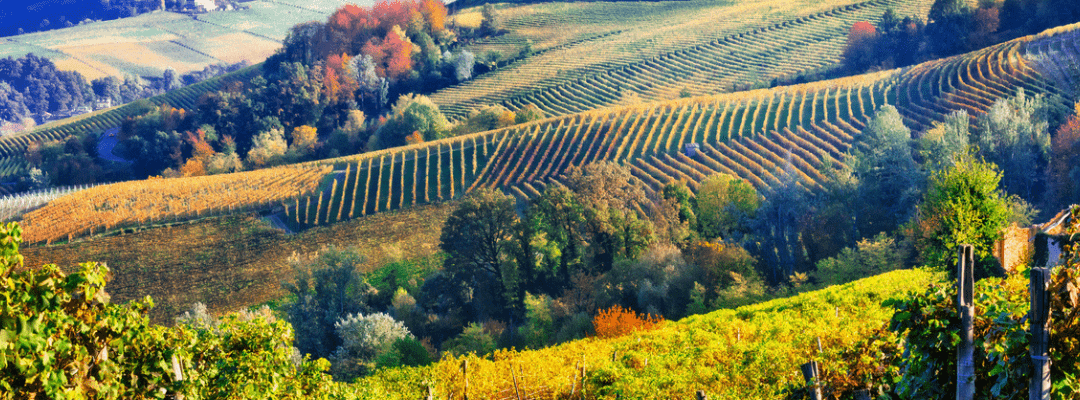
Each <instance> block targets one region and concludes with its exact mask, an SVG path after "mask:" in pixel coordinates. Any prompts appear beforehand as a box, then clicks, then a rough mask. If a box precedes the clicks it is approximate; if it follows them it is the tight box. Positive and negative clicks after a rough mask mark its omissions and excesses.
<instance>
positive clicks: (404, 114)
mask: <svg viewBox="0 0 1080 400" xmlns="http://www.w3.org/2000/svg"><path fill="white" fill-rule="evenodd" d="M449 130H450V122H449V121H447V120H446V116H444V115H443V114H442V112H440V111H439V106H437V105H435V103H434V102H432V101H431V99H430V98H428V97H427V96H423V95H412V94H407V95H402V96H401V97H399V98H398V101H397V102H396V103H394V107H393V108H392V109H391V110H390V116H389V118H387V120H386V123H384V124H383V126H381V127H379V129H378V130H377V131H376V132H375V136H373V137H372V141H373V143H372V144H373V146H369V149H371V150H375V149H385V148H390V147H396V146H403V145H405V138H406V137H407V136H409V135H410V134H412V133H413V132H420V135H422V136H423V137H424V140H435V139H440V138H442V137H444V136H445V135H446V133H447V132H448V131H449Z"/></svg>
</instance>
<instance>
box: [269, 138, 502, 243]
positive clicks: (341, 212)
mask: <svg viewBox="0 0 1080 400" xmlns="http://www.w3.org/2000/svg"><path fill="white" fill-rule="evenodd" d="M487 139H488V138H486V137H476V136H472V137H465V138H456V140H449V141H446V142H435V143H434V144H433V145H431V146H415V147H414V148H412V149H411V150H409V151H399V152H388V153H384V154H379V155H377V156H368V157H360V158H356V159H354V160H351V161H347V162H340V161H339V162H335V163H334V164H335V171H334V173H333V174H331V176H330V177H328V178H327V180H328V181H329V182H330V184H329V185H328V188H326V189H324V190H320V191H319V192H318V193H316V194H311V195H307V196H303V197H298V198H296V199H293V200H292V203H289V204H285V216H286V218H285V220H286V221H287V223H288V224H289V225H290V227H291V228H293V229H304V228H308V227H311V226H316V225H326V224H332V223H335V222H339V221H345V220H349V219H352V218H355V217H360V216H364V215H368V214H374V213H377V212H384V211H390V210H397V209H400V208H404V207H410V206H415V205H418V204H427V203H431V202H437V201H444V200H450V199H453V198H455V197H460V196H461V195H463V194H464V193H465V192H466V191H467V190H468V189H469V185H471V184H472V182H474V181H475V180H476V178H477V176H478V175H479V174H480V173H481V171H482V170H483V169H484V168H485V167H486V166H487V161H488V158H489V156H490V154H491V153H492V152H494V151H496V148H495V145H496V143H495V142H494V141H490V140H487ZM342 164H344V170H342V169H341V168H342Z"/></svg>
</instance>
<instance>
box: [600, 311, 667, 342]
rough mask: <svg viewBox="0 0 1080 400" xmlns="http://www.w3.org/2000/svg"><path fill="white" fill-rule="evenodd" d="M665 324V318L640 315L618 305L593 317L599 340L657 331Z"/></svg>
mask: <svg viewBox="0 0 1080 400" xmlns="http://www.w3.org/2000/svg"><path fill="white" fill-rule="evenodd" d="M662 322H664V319H663V318H659V317H654V316H652V315H648V314H640V315H639V314H638V313H636V312H634V310H631V309H629V308H622V306H620V305H618V304H616V305H614V306H611V308H608V309H606V310H600V312H599V313H597V314H596V317H593V328H595V329H596V336H597V337H599V338H613V337H618V336H623V335H626V334H628V333H632V332H639V331H647V330H652V329H656V328H657V327H659V326H660V324H661V323H662Z"/></svg>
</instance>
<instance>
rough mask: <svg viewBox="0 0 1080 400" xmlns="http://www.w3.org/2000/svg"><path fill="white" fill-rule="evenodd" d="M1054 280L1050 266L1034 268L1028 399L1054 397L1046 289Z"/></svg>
mask: <svg viewBox="0 0 1080 400" xmlns="http://www.w3.org/2000/svg"><path fill="white" fill-rule="evenodd" d="M1049 283H1050V269H1049V268H1032V269H1031V286H1030V287H1029V290H1030V293H1031V311H1030V312H1031V317H1030V318H1029V319H1028V320H1029V321H1030V323H1031V328H1030V329H1031V345H1030V347H1029V349H1028V351H1029V352H1030V354H1031V364H1032V368H1033V371H1032V374H1031V384H1030V385H1029V386H1028V399H1030V400H1049V399H1050V359H1049V358H1048V357H1047V356H1048V355H1049V350H1050V347H1049V342H1050V293H1049V292H1047V291H1046V287H1047V285H1049Z"/></svg>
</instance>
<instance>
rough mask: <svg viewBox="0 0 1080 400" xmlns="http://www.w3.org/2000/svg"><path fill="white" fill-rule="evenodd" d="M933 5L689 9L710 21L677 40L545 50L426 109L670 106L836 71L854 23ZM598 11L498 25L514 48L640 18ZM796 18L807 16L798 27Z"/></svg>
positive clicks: (658, 23)
mask: <svg viewBox="0 0 1080 400" xmlns="http://www.w3.org/2000/svg"><path fill="white" fill-rule="evenodd" d="M931 3H932V2H931V1H923V0H871V1H865V2H858V3H849V4H844V3H836V2H833V3H830V4H829V5H828V7H826V8H825V9H816V10H815V9H814V8H813V6H811V5H802V6H801V8H799V7H796V8H791V9H790V10H789V11H787V12H785V13H774V12H771V11H770V9H767V8H763V7H764V6H766V5H768V3H767V2H756V3H755V2H750V3H746V4H743V3H740V5H739V6H714V7H715V8H701V9H690V11H693V12H698V13H700V14H699V15H708V16H709V17H704V18H702V17H698V18H691V19H690V20H691V22H688V23H683V24H676V25H678V28H679V30H678V31H677V33H674V32H671V31H668V30H667V29H669V28H671V25H672V21H670V20H668V19H667V18H665V17H667V14H664V15H661V16H658V17H657V18H652V19H650V20H649V21H641V22H640V23H635V24H632V25H631V24H625V23H624V24H622V25H619V28H618V30H613V31H611V32H608V33H606V34H603V35H596V36H595V37H592V38H587V39H586V40H581V41H578V42H572V43H564V44H562V45H560V46H558V47H555V48H551V49H547V50H546V51H544V52H542V53H540V54H538V55H536V56H533V57H530V58H527V59H525V60H522V61H519V62H518V63H516V64H514V65H511V66H509V67H506V68H503V69H500V70H498V71H495V72H493V73H490V74H487V75H485V76H482V77H480V78H478V79H476V80H475V81H471V82H468V83H465V84H462V85H458V86H455V87H451V88H448V89H445V90H442V91H440V92H437V93H436V94H434V95H433V96H432V99H433V100H434V101H435V102H436V103H437V104H439V107H440V109H442V110H443V111H444V112H445V113H447V114H448V115H450V116H452V117H462V116H465V115H467V113H468V112H469V110H470V109H474V108H478V107H480V106H483V105H487V104H503V105H505V106H507V107H508V108H510V109H513V110H516V109H518V108H520V107H523V106H524V105H526V104H535V105H537V106H538V107H540V108H541V109H543V110H544V112H545V113H547V115H567V114H572V113H577V112H583V111H586V110H591V109H596V108H600V107H606V106H611V105H615V104H618V103H620V102H623V101H625V100H626V98H627V96H636V97H638V98H640V99H641V100H645V101H658V100H665V99H672V98H676V97H678V96H679V94H680V92H688V93H690V94H691V95H708V94H717V93H724V92H729V91H732V90H733V89H736V88H738V85H747V84H751V83H767V82H769V81H770V80H772V79H773V78H781V77H791V76H794V75H797V74H798V73H800V72H805V71H810V70H815V69H819V68H822V67H826V66H830V65H834V64H835V63H836V62H838V61H839V57H840V53H841V51H842V49H843V46H844V44H845V41H846V35H847V31H848V29H849V28H850V27H851V25H852V24H854V23H855V22H857V21H864V20H868V21H877V20H878V19H880V17H881V14H882V13H883V12H884V11H885V9H887V8H890V7H891V8H893V9H895V10H896V11H897V12H898V13H899V14H900V15H925V14H926V11H927V10H928V9H929V7H930V4H931ZM596 4H598V5H596V6H593V7H612V8H613V9H612V10H610V12H609V13H606V14H600V15H592V14H590V13H583V15H576V14H575V15H573V16H567V15H563V14H558V13H555V14H554V15H548V17H551V19H552V21H541V20H536V19H534V18H533V16H531V15H520V16H516V15H515V16H514V17H512V18H511V20H510V21H508V22H507V23H506V25H507V26H508V27H509V28H510V30H511V34H510V35H504V36H511V37H513V38H516V39H518V40H521V38H524V37H525V35H523V34H519V35H518V36H515V35H514V34H515V33H517V32H518V31H521V32H536V31H540V32H547V31H546V30H545V29H544V28H545V27H546V26H548V25H549V24H550V25H551V26H560V25H559V24H561V23H565V22H569V23H573V21H574V20H575V19H589V20H591V19H596V20H599V21H600V22H604V21H606V19H605V18H614V17H613V16H617V17H620V18H622V17H625V18H631V19H634V18H642V15H643V14H644V15H648V12H640V11H639V12H637V13H638V14H639V15H634V16H627V15H623V14H622V13H621V12H620V11H621V9H619V8H618V7H619V6H608V5H607V3H596ZM599 4H603V5H599ZM690 4H694V3H693V2H691V3H690ZM814 6H817V7H823V6H822V5H820V4H815V5H814ZM688 8H689V7H688ZM759 8H760V9H759ZM809 10H815V11H813V12H810V11H809ZM510 11H513V9H511V10H509V11H508V12H510ZM541 11H543V10H541ZM574 11H578V12H582V11H593V10H592V9H591V8H585V9H583V10H578V9H574ZM736 11H738V12H736ZM740 12H741V13H740ZM800 13H806V14H807V16H803V17H796V16H797V15H799V14H800ZM755 14H759V15H761V18H763V20H760V21H753V23H749V22H750V21H748V19H747V18H746V17H745V15H755ZM511 15H513V14H511ZM559 17H561V18H559ZM682 20H687V19H686V18H683V19H682ZM687 24H689V25H687ZM763 25H764V26H765V27H761V26H763ZM628 26H629V27H628ZM570 31H573V30H570ZM661 33H664V34H665V35H667V36H671V35H674V38H668V37H667V36H661ZM497 40H514V39H506V38H503V37H499V38H496V39H491V40H490V41H497ZM530 40H531V39H530ZM493 45H496V44H494V43H486V44H481V45H478V46H476V47H477V48H479V49H488V47H490V46H493ZM495 48H496V49H498V48H501V47H499V46H495ZM673 49H674V50H673ZM553 71H557V72H553ZM631 93H633V94H631Z"/></svg>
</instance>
